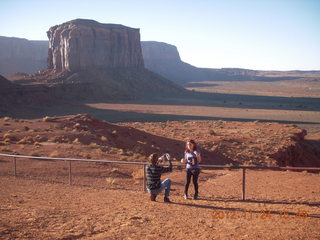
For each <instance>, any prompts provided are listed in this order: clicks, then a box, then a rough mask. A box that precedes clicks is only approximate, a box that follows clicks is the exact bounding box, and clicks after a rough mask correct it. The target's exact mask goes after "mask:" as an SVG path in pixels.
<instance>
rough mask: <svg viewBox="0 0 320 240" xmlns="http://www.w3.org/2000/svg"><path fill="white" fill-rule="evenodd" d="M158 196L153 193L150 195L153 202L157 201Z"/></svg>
mask: <svg viewBox="0 0 320 240" xmlns="http://www.w3.org/2000/svg"><path fill="white" fill-rule="evenodd" d="M156 197H157V195H156V194H151V195H150V200H151V201H153V202H155V201H156Z"/></svg>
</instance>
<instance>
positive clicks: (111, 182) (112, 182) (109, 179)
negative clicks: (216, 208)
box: [106, 177, 116, 184]
mask: <svg viewBox="0 0 320 240" xmlns="http://www.w3.org/2000/svg"><path fill="white" fill-rule="evenodd" d="M106 181H107V183H109V184H115V183H116V179H115V178H112V177H107V178H106Z"/></svg>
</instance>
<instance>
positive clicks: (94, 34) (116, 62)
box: [47, 19, 144, 71]
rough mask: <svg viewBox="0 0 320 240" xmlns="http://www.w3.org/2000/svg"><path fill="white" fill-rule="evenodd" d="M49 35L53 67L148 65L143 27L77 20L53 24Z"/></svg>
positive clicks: (78, 67) (83, 68) (75, 68)
mask: <svg viewBox="0 0 320 240" xmlns="http://www.w3.org/2000/svg"><path fill="white" fill-rule="evenodd" d="M47 35H48V38H49V51H48V67H49V69H54V70H57V71H64V70H67V71H80V70H86V69H91V68H104V67H107V68H110V67H111V68H116V67H124V68H143V67H144V64H143V58H142V53H141V46H140V33H139V29H134V28H129V27H125V26H123V25H117V24H101V23H98V22H96V21H93V20H85V19H76V20H72V21H69V22H66V23H63V24H61V25H57V26H54V27H51V28H50V29H49V31H48V32H47Z"/></svg>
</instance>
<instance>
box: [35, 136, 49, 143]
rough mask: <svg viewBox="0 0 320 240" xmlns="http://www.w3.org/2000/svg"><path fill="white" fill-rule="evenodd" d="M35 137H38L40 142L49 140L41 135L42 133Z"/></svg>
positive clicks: (37, 139)
mask: <svg viewBox="0 0 320 240" xmlns="http://www.w3.org/2000/svg"><path fill="white" fill-rule="evenodd" d="M35 139H36V141H38V142H46V141H47V140H48V139H47V138H46V137H44V136H40V135H37V136H36V137H35Z"/></svg>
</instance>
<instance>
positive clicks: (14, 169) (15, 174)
mask: <svg viewBox="0 0 320 240" xmlns="http://www.w3.org/2000/svg"><path fill="white" fill-rule="evenodd" d="M13 176H15V177H16V176H17V160H16V158H15V157H14V158H13Z"/></svg>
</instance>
